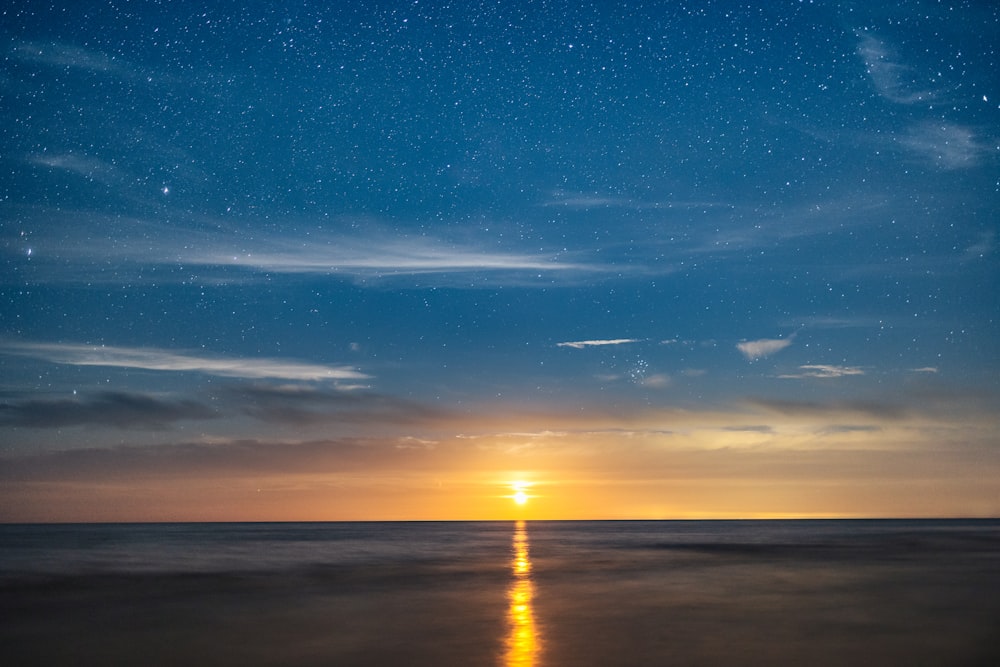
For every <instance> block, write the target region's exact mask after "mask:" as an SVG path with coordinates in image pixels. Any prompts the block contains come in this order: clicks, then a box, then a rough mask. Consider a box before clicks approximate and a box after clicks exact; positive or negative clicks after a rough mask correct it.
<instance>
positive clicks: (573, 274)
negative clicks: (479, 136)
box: [32, 155, 619, 287]
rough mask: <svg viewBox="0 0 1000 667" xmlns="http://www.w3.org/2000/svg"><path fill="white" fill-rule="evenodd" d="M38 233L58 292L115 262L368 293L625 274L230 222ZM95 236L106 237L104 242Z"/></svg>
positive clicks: (104, 172)
mask: <svg viewBox="0 0 1000 667" xmlns="http://www.w3.org/2000/svg"><path fill="white" fill-rule="evenodd" d="M32 159H33V160H34V161H35V162H36V163H37V164H43V165H45V166H48V167H50V168H58V169H63V170H66V171H69V172H72V173H75V174H79V175H82V176H86V177H88V178H93V179H95V180H102V181H106V182H113V181H114V180H115V179H117V178H118V176H119V174H117V173H115V172H113V171H112V170H109V169H108V167H107V165H104V164H102V163H100V162H97V161H94V160H91V159H88V158H85V157H77V156H67V155H58V156H55V157H53V158H37V157H35V158H32ZM35 226H36V227H37V230H36V231H35V232H34V233H33V237H34V238H35V243H36V244H37V246H38V247H39V248H42V247H44V248H45V249H46V252H44V253H41V252H39V253H38V254H37V255H36V256H35V257H34V258H33V262H34V264H35V265H36V267H37V268H36V273H38V278H39V279H43V280H48V281H52V282H57V281H72V282H79V281H81V280H86V281H88V282H102V281H107V280H109V279H110V278H109V276H108V274H107V272H106V271H105V270H104V268H105V267H106V264H107V262H109V261H114V262H115V264H116V269H117V273H116V278H115V279H117V280H120V279H121V276H122V275H129V276H134V278H133V279H134V280H142V279H143V277H148V276H149V275H151V274H152V272H151V271H150V268H151V267H155V268H156V269H157V272H156V274H155V275H156V280H157V281H158V282H160V283H162V282H163V281H166V280H176V281H189V280H191V279H192V276H197V279H198V280H214V279H218V280H224V281H226V282H233V281H236V280H244V281H248V280H254V279H256V278H258V277H262V276H274V275H275V274H283V275H291V276H335V277H337V276H339V277H343V278H348V279H352V280H354V281H355V282H357V283H358V284H360V285H369V284H374V283H375V282H385V281H389V280H393V279H397V280H398V279H403V278H412V277H414V276H419V277H421V278H422V282H425V283H428V284H430V283H433V284H436V285H449V286H450V285H454V286H456V287H470V286H471V287H475V286H477V284H487V283H488V284H491V285H495V284H499V283H501V282H502V283H503V284H510V285H519V286H520V285H526V286H530V285H535V284H539V283H541V284H545V285H551V284H552V280H555V279H557V278H558V279H561V280H563V281H568V282H573V281H575V280H579V279H581V277H587V278H593V277H595V276H602V275H605V274H607V275H611V274H612V273H615V274H617V272H618V271H619V269H617V268H615V267H613V266H611V265H609V264H607V263H594V262H588V261H578V260H579V257H578V255H574V253H572V252H569V251H567V250H565V249H563V248H559V249H557V250H553V251H552V252H544V251H539V250H537V247H536V248H533V249H532V251H530V252H525V251H520V250H518V249H516V248H510V249H506V250H504V249H499V248H498V247H497V246H496V244H495V243H475V242H455V241H448V240H444V239H432V238H427V237H424V236H419V237H417V238H412V237H410V236H408V235H406V234H399V233H393V232H392V231H384V230H380V231H374V232H369V233H367V234H315V233H313V234H307V235H304V236H303V235H295V234H291V235H289V234H285V235H277V234H266V233H263V234H262V233H256V234H255V235H254V236H253V237H252V238H247V237H245V236H243V234H244V233H245V229H244V230H240V229H236V228H233V227H232V226H231V225H230V224H228V223H226V222H222V221H204V222H200V223H189V224H181V225H166V224H158V223H155V222H150V221H148V220H142V219H127V220H121V219H108V218H105V217H103V216H100V215H96V214H95V215H92V216H90V217H89V219H88V221H87V224H82V221H81V220H80V219H79V216H76V217H71V216H67V215H60V214H59V213H58V212H54V211H53V212H52V214H51V216H49V219H48V220H47V221H46V224H45V225H42V223H41V221H40V220H39V221H38V224H37V225H35ZM371 226H373V225H366V227H371ZM94 229H99V230H101V233H100V234H94V231H93V230H94ZM84 230H86V232H85V231H84ZM49 257H51V258H53V259H52V260H48V259H47V258H49ZM56 258H58V261H56ZM181 267H182V268H181ZM477 279H478V281H477Z"/></svg>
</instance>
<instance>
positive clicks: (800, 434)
mask: <svg viewBox="0 0 1000 667" xmlns="http://www.w3.org/2000/svg"><path fill="white" fill-rule="evenodd" d="M0 35H2V45H0V49H2V58H0V521H6V522H12V521H240V520H265V521H280V520H452V519H455V520H459V519H470V520H479V519H504V520H506V519H511V518H526V519H541V518H544V519H671V518H722V517H729V518H762V517H887V516H903V517H939V516H940V517H947V516H994V517H995V516H1000V346H998V344H997V340H1000V321H998V320H1000V290H998V289H997V287H998V284H1000V281H998V278H1000V271H998V268H1000V261H998V260H1000V255H998V229H1000V77H998V76H997V72H998V71H1000V8H998V6H997V5H996V4H995V3H993V2H988V1H982V2H961V1H957V0H956V1H954V2H949V1H941V2H938V1H933V2H932V1H914V2H878V3H872V2H854V1H850V0H844V1H833V0H831V1H823V0H816V1H814V2H806V1H801V2H800V1H798V0H794V1H793V0H776V1H774V2H767V3H760V2H736V1H729V0H726V1H717V2H701V1H699V2H681V1H678V2H670V3H662V2H652V1H650V2H642V1H623V2H615V3H610V2H597V1H594V2H587V1H584V2H580V1H578V0H573V1H569V0H567V1H560V0H551V1H546V2H530V3H529V2H497V1H488V0H482V1H477V0H473V1H471V2H445V1H443V0H421V1H419V2H418V1H413V0H407V1H396V0H381V1H374V2H364V3H361V2H356V3H349V2H335V3H328V2H312V1H307V2H295V3H265V2H259V1H255V2H250V3H246V2H241V3H235V2H226V1H223V2H216V3H208V4H206V3H202V2H186V1H180V2H169V3H167V2H163V3H160V2H141V1H140V2H125V1H123V0H105V1H103V2H96V1H93V0H80V1H74V2H59V1H58V0H55V1H53V2H51V3H50V2H37V1H31V2H27V1H13V2H12V1H9V0H8V1H7V2H4V3H3V5H2V6H0ZM519 492H520V493H522V494H524V497H515V496H517V494H518V493H519ZM517 500H522V501H524V502H520V503H519V502H517Z"/></svg>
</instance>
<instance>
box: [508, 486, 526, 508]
mask: <svg viewBox="0 0 1000 667" xmlns="http://www.w3.org/2000/svg"><path fill="white" fill-rule="evenodd" d="M528 486H529V484H528V483H527V482H520V481H518V482H511V483H510V488H511V489H513V491H514V493H512V494H511V496H510V497H511V499H513V501H514V502H515V503H517V504H518V505H524V504H525V503H527V502H528V498H530V497H531V496H529V495H528V492H527V491H525V489H527V488H528Z"/></svg>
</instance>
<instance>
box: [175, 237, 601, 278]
mask: <svg viewBox="0 0 1000 667" xmlns="http://www.w3.org/2000/svg"><path fill="white" fill-rule="evenodd" d="M185 261H187V262H188V263H191V264H199V265H211V266H237V267H244V268H250V269H254V270H257V271H265V272H270V273H319V274H336V273H348V274H356V275H361V276H369V277H388V276H399V275H414V274H426V273H470V272H477V271H536V272H537V271H545V272H552V271H571V270H588V271H593V270H596V268H597V267H594V266H590V265H584V264H577V263H573V262H565V261H562V260H560V259H559V257H557V256H555V255H541V254H524V253H513V252H512V253H504V252H496V251H494V250H486V249H483V248H478V247H472V246H460V245H455V244H446V243H443V242H440V241H432V240H428V239H405V238H404V239H382V240H378V239H363V240H362V239H347V238H337V239H328V240H326V241H320V242H312V243H309V244H307V245H302V244H298V245H296V246H286V245H285V244H283V243H282V242H280V241H271V242H262V243H258V244H256V248H255V249H254V250H242V249H241V250H237V251H235V252H233V251H228V252H227V251H225V250H223V249H220V248H216V249H209V250H202V251H197V252H194V253H188V254H187V255H186V256H185Z"/></svg>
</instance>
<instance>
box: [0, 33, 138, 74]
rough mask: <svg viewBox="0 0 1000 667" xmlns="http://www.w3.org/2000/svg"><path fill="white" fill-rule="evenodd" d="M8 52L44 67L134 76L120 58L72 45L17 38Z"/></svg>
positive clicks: (22, 59)
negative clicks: (18, 39)
mask: <svg viewBox="0 0 1000 667" xmlns="http://www.w3.org/2000/svg"><path fill="white" fill-rule="evenodd" d="M10 54H11V56H12V57H13V58H15V59H17V60H20V61H23V62H31V63H36V64H40V65H45V66H47V67H58V68H61V69H72V70H77V71H85V72H91V73H95V74H110V75H115V76H118V77H121V78H127V79H130V78H134V77H136V76H137V74H136V71H135V70H134V68H132V67H131V66H129V65H128V64H126V63H124V62H122V60H121V59H120V58H117V57H113V56H108V55H106V54H104V53H101V52H100V51H94V50H91V49H85V48H82V47H79V46H74V45H72V44H63V43H60V42H32V41H20V42H16V43H15V44H14V45H13V46H12V47H11V49H10Z"/></svg>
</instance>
